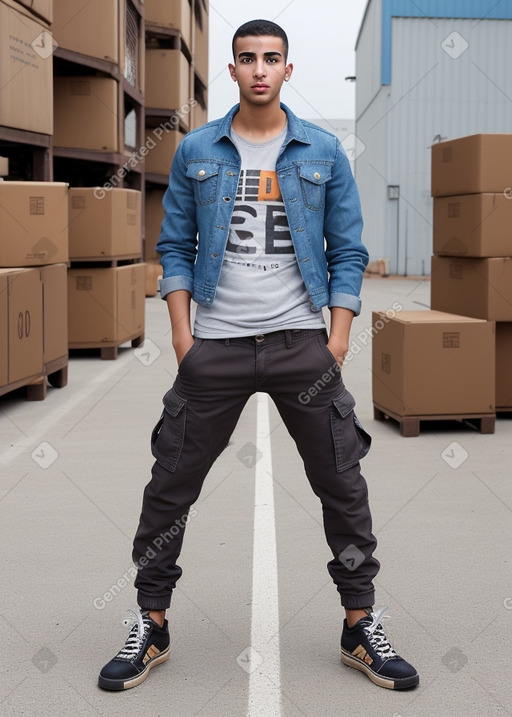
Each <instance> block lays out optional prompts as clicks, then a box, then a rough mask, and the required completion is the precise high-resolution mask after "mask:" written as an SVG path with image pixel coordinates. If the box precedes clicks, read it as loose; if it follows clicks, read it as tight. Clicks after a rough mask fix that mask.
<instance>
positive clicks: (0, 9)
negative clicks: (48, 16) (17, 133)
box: [0, 0, 53, 134]
mask: <svg viewBox="0 0 512 717" xmlns="http://www.w3.org/2000/svg"><path fill="white" fill-rule="evenodd" d="M0 88H1V102H0V125H4V126H6V127H14V128H16V129H23V130H28V131H31V132H39V133H41V134H52V133H53V51H52V37H51V34H50V33H49V31H48V28H47V26H46V25H45V24H43V23H42V22H38V21H37V19H36V18H35V17H34V16H33V15H32V14H31V13H30V11H29V10H27V9H26V8H24V7H23V6H22V5H18V4H17V3H15V2H12V0H0Z"/></svg>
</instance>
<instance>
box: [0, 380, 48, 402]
mask: <svg viewBox="0 0 512 717" xmlns="http://www.w3.org/2000/svg"><path fill="white" fill-rule="evenodd" d="M25 387H26V389H27V391H26V396H27V401H43V400H44V399H45V398H46V376H44V375H42V374H39V375H37V376H29V377H28V378H22V379H20V380H19V381H14V382H13V383H9V384H7V386H0V396H3V395H4V394H6V393H11V391H17V390H18V388H25Z"/></svg>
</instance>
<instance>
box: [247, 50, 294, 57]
mask: <svg viewBox="0 0 512 717" xmlns="http://www.w3.org/2000/svg"><path fill="white" fill-rule="evenodd" d="M275 55H278V56H279V57H282V56H283V55H282V53H281V52H277V50H276V51H271V52H264V53H263V56H264V57H273V56H275ZM241 57H256V53H255V52H239V53H238V58H239V59H240V58H241Z"/></svg>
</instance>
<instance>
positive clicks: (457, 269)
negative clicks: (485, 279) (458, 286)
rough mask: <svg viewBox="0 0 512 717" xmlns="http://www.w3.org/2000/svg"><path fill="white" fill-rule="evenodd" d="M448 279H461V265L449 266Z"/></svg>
mask: <svg viewBox="0 0 512 717" xmlns="http://www.w3.org/2000/svg"><path fill="white" fill-rule="evenodd" d="M449 276H450V279H462V264H450V268H449Z"/></svg>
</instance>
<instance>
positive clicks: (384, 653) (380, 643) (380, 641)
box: [364, 606, 398, 659]
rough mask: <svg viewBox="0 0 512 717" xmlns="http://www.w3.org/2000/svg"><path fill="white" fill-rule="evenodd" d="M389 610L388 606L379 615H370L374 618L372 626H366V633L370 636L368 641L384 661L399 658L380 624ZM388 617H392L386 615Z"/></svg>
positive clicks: (373, 613)
mask: <svg viewBox="0 0 512 717" xmlns="http://www.w3.org/2000/svg"><path fill="white" fill-rule="evenodd" d="M387 609H388V608H387V606H385V607H383V608H381V609H380V610H379V612H377V613H375V612H372V613H370V617H371V618H372V624H371V625H368V626H366V625H365V626H364V631H365V632H366V634H367V635H368V640H369V641H370V644H371V646H372V647H373V649H374V650H375V652H376V653H377V655H378V656H379V657H382V658H383V659H386V658H390V657H398V655H397V653H396V652H395V651H394V650H393V648H392V647H391V645H390V643H389V640H388V638H387V637H386V635H385V633H384V628H383V627H382V625H381V624H380V621H381V619H382V618H383V617H384V613H385V612H386V610H387ZM386 617H390V615H386Z"/></svg>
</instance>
